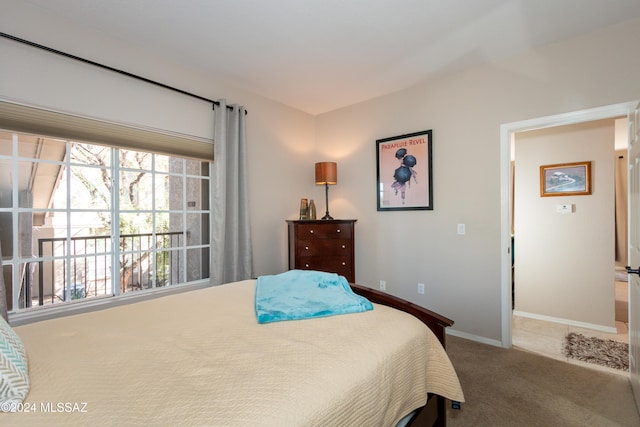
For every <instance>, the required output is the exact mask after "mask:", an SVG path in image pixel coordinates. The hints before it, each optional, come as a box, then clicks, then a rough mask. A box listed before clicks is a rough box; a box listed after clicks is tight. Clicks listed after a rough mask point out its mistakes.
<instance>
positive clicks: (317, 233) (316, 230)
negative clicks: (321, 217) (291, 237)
mask: <svg viewBox="0 0 640 427" xmlns="http://www.w3.org/2000/svg"><path fill="white" fill-rule="evenodd" d="M297 228H298V230H297V232H298V239H302V240H305V239H351V237H352V236H351V235H352V232H351V230H352V229H353V226H352V225H351V224H317V223H315V224H305V223H304V222H303V223H300V224H298V227H297Z"/></svg>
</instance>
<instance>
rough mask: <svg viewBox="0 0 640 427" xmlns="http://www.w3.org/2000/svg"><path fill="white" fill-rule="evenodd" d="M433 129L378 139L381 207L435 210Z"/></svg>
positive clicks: (377, 152)
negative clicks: (432, 153)
mask: <svg viewBox="0 0 640 427" xmlns="http://www.w3.org/2000/svg"><path fill="white" fill-rule="evenodd" d="M432 144H433V138H432V131H431V130H425V131H422V132H415V133H409V134H406V135H400V136H393V137H391V138H384V139H378V140H377V141H376V161H377V178H378V179H377V183H376V193H377V199H378V211H400V210H433V181H432V176H433V173H432V155H431V152H432Z"/></svg>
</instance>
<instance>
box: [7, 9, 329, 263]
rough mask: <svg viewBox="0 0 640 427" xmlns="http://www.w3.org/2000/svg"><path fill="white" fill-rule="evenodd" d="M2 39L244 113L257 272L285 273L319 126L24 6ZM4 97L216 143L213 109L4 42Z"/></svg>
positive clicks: (10, 12)
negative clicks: (290, 228) (289, 232)
mask: <svg viewBox="0 0 640 427" xmlns="http://www.w3.org/2000/svg"><path fill="white" fill-rule="evenodd" d="M0 28H2V32H5V33H8V34H11V35H13V36H16V37H20V38H24V39H26V40H30V41H32V42H35V43H40V44H43V45H45V46H49V47H52V48H55V49H57V50H60V51H64V52H68V53H71V54H73V55H77V56H79V57H83V58H86V59H89V60H92V61H96V62H100V63H103V64H106V65H108V66H111V67H113V68H117V69H121V70H125V71H127V72H131V73H134V74H138V75H141V76H144V77H146V78H149V79H152V80H156V81H159V82H162V83H164V84H167V85H170V86H175V87H177V88H179V89H182V90H185V91H188V92H192V93H195V94H197V95H200V96H203V97H205V98H209V99H219V98H225V99H226V100H227V102H228V103H238V104H242V105H244V106H245V107H246V108H247V110H248V111H249V114H248V116H247V137H248V141H249V147H248V151H249V158H248V171H247V173H248V174H249V182H250V188H249V191H250V200H251V218H252V219H251V226H252V232H253V246H254V253H255V254H256V256H255V257H254V272H255V274H256V275H260V274H275V273H279V272H282V271H283V270H285V269H286V267H287V257H286V251H287V240H286V224H285V220H286V219H290V218H295V215H297V212H298V207H299V200H300V198H301V197H305V196H307V195H308V194H309V190H313V189H314V185H313V179H314V178H313V163H314V162H315V161H316V157H315V155H314V147H315V134H314V132H315V118H314V117H313V116H311V115H308V114H306V113H303V112H300V111H298V110H294V109H292V108H289V107H286V106H284V105H282V104H280V103H277V102H273V101H271V100H268V99H265V98H263V97H260V96H257V95H255V94H252V93H250V92H247V91H245V90H243V89H241V88H237V87H233V86H232V85H230V84H228V83H227V82H225V81H223V80H221V79H217V78H215V76H210V75H205V74H202V73H199V72H197V71H194V70H191V69H186V68H184V67H183V66H181V65H180V64H175V63H169V62H166V61H165V60H163V58H157V57H151V56H148V55H147V54H146V53H145V52H140V51H135V50H132V49H130V48H129V47H128V46H127V45H126V44H123V43H121V42H119V41H117V40H113V39H108V38H105V37H103V36H102V35H101V34H99V33H97V32H95V31H93V30H92V29H90V28H83V27H82V26H81V25H80V24H78V23H74V22H66V21H59V20H53V19H52V18H51V17H50V16H48V15H47V13H46V11H45V10H43V9H40V8H34V7H31V6H30V5H29V4H28V3H26V2H5V3H4V4H3V10H2V13H0ZM0 58H2V61H1V64H2V65H1V66H0V97H5V98H11V99H17V100H20V101H23V102H27V103H33V104H37V105H42V106H46V107H51V108H55V109H60V110H65V111H72V112H80V113H82V114H85V115H90V116H95V117H99V118H104V119H110V120H116V121H124V122H126V123H132V124H136V125H143V126H148V127H154V128H160V129H165V130H169V131H173V132H181V133H185V134H190V135H196V136H201V137H208V138H212V136H213V115H212V114H213V113H212V109H211V108H212V107H211V105H209V104H207V103H206V102H202V101H199V100H195V99H192V98H189V97H186V96H184V95H180V94H177V93H174V92H170V91H167V90H164V89H160V88H158V87H155V86H152V85H148V84H147V83H143V82H139V81H136V80H132V79H130V78H128V77H124V76H120V75H118V74H114V73H113V72H110V71H106V70H102V69H100V68H98V67H94V66H91V65H86V64H82V63H80V62H77V61H75V60H73V59H67V58H63V57H60V56H58V55H55V54H52V53H47V52H44V51H42V50H39V49H36V48H33V47H29V46H26V45H22V44H20V43H17V42H13V41H10V40H7V39H4V38H0Z"/></svg>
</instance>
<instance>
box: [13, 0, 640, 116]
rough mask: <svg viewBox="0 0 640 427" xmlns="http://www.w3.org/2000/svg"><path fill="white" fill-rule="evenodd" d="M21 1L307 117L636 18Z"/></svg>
mask: <svg viewBox="0 0 640 427" xmlns="http://www.w3.org/2000/svg"><path fill="white" fill-rule="evenodd" d="M23 1H27V2H28V3H31V4H32V5H35V6H37V7H40V8H42V9H45V10H46V11H47V12H49V13H50V14H52V15H51V18H52V19H56V16H57V15H59V16H60V17H61V18H63V19H71V20H73V21H75V22H80V23H82V25H83V26H84V27H85V28H87V29H89V30H90V31H95V32H98V33H101V35H102V36H106V37H109V38H112V39H115V40H116V41H119V42H121V43H123V44H126V45H127V46H130V47H132V48H135V49H140V50H143V51H145V53H147V54H152V55H159V56H162V57H164V58H165V59H168V60H171V61H175V62H177V63H180V64H182V65H184V66H186V67H190V68H194V69H199V70H202V71H205V72H207V73H210V74H211V75H213V76H216V77H217V78H220V79H222V80H223V81H226V82H229V83H232V84H234V85H237V86H239V87H242V88H243V89H246V90H249V91H251V92H254V93H257V94H259V95H262V96H264V97H267V98H270V99H273V100H276V101H279V102H282V103H283V104H286V105H289V106H291V107H294V108H297V109H300V110H302V111H305V112H308V113H310V114H320V113H323V112H327V111H331V110H334V109H338V108H341V107H344V106H347V105H351V104H355V103H358V102H361V101H364V100H367V99H371V98H375V97H378V96H381V95H385V94H388V93H392V92H395V91H398V90H401V89H405V88H407V87H410V86H412V85H415V84H417V83H419V82H421V81H424V80H426V79H428V78H433V77H436V76H439V75H442V74H444V73H449V72H455V71H460V70H462V69H464V68H466V67H470V66H474V65H478V64H481V63H485V62H488V61H495V60H499V59H501V58H504V57H507V56H510V55H515V54H517V53H519V52H523V51H526V50H529V49H532V48H535V47H538V46H542V45H545V44H548V43H553V42H555V41H558V40H562V39H566V38H569V37H573V36H576V35H579V34H582V33H586V32H590V31H593V30H594V29H596V28H598V27H603V26H608V25H612V24H615V23H619V22H623V21H626V20H629V19H633V18H636V17H640V1H638V0H180V1H178V0H134V1H132V0H108V1H105V0H53V1H52V0H23ZM40 42H42V41H40ZM42 43H43V44H45V45H46V44H47V43H46V41H44V42H42ZM50 47H53V48H56V47H55V46H50ZM106 65H109V64H106ZM125 71H128V70H125ZM234 101H235V100H234ZM238 101H241V100H238Z"/></svg>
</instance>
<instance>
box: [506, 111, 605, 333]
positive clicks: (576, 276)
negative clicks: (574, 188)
mask: <svg viewBox="0 0 640 427" xmlns="http://www.w3.org/2000/svg"><path fill="white" fill-rule="evenodd" d="M614 139H615V124H614V119H608V120H598V121H594V122H587V123H580V124H575V125H567V126H560V127H553V128H547V129H542V130H535V131H529V132H522V133H518V134H517V135H516V141H515V152H516V155H515V216H514V221H515V241H516V245H515V247H516V250H515V266H516V269H515V271H516V299H515V302H516V306H515V309H516V310H517V312H521V314H523V315H527V316H534V317H535V316H544V317H549V318H554V319H555V320H556V321H569V323H570V322H580V323H583V324H590V325H593V326H594V327H600V328H615V310H614V305H615V301H614V300H615V296H614V293H615V289H614V280H613V276H614V274H613V272H614V265H615V257H614V255H615V254H614V247H615V246H614V243H615V240H614V239H615V237H614V236H615V235H614V231H615V217H614V214H615V211H614V204H615V200H614V182H615V181H614ZM576 161H591V162H592V185H593V186H592V189H593V191H592V194H591V195H584V196H553V197H540V169H539V168H540V166H541V165H550V164H559V163H569V162H576ZM559 204H571V205H572V206H573V212H572V213H566V214H565V213H558V212H557V209H556V207H557V206H558V205H559Z"/></svg>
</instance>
